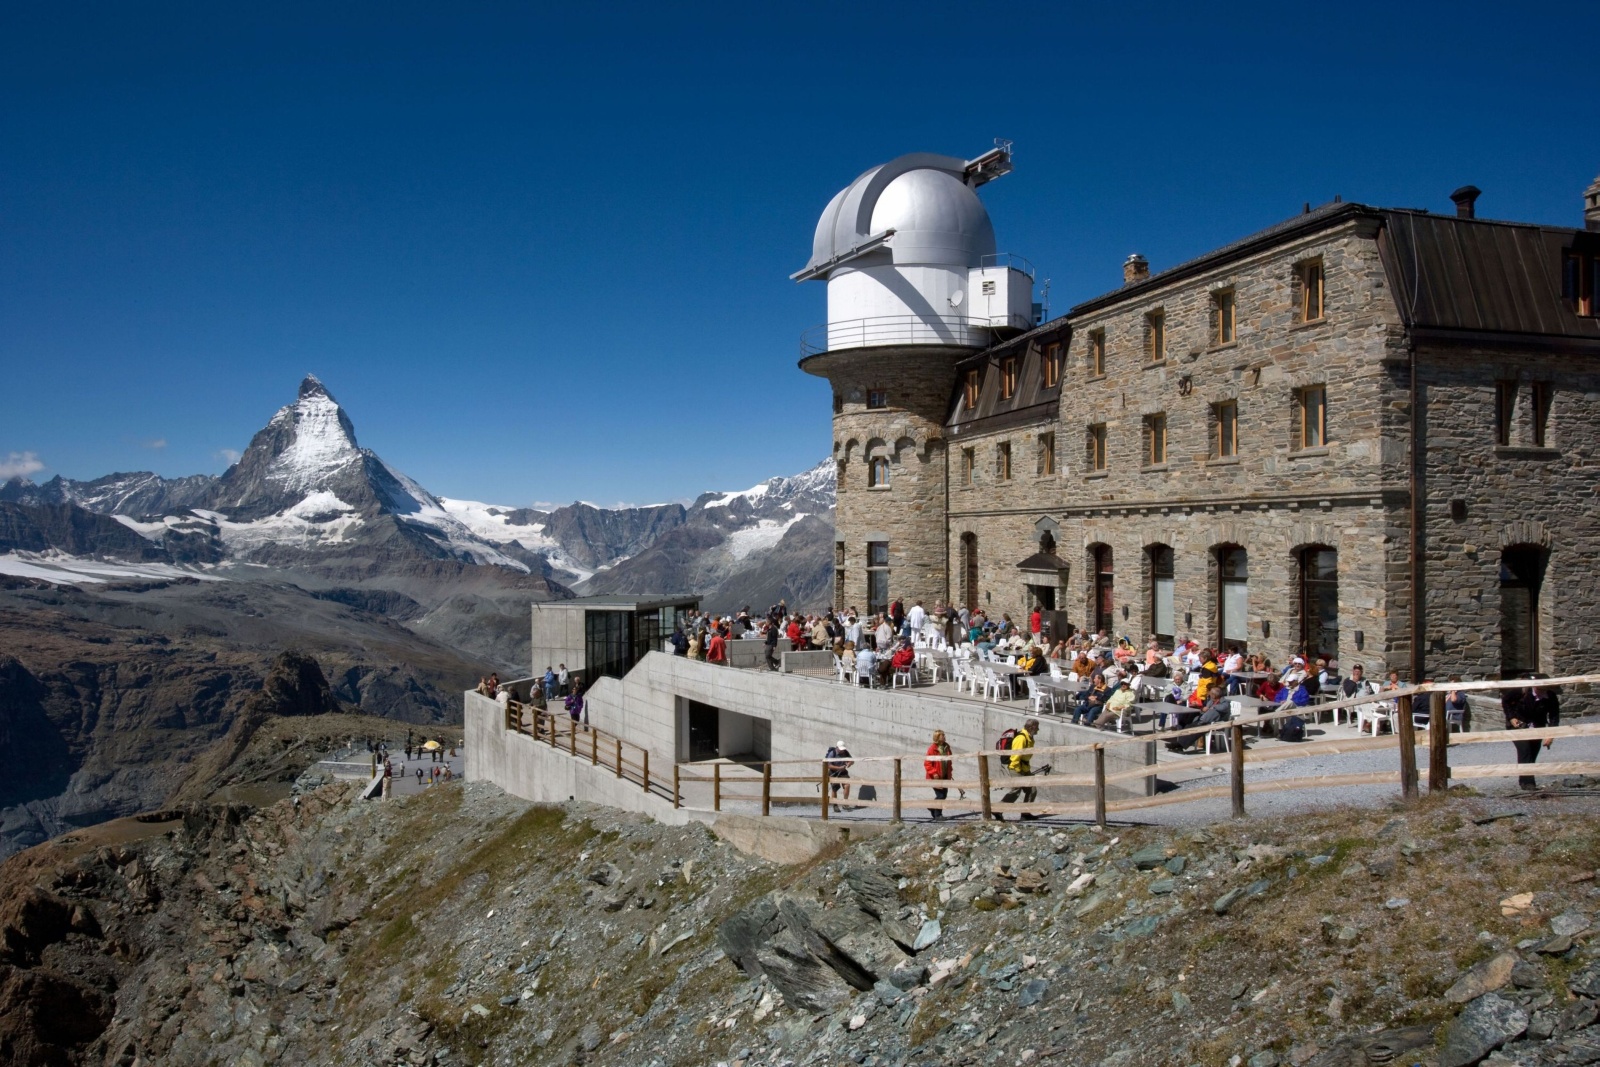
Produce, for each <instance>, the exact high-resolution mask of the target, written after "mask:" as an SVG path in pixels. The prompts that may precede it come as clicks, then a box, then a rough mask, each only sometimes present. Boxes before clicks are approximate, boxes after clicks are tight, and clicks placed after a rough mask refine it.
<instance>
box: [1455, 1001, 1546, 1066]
mask: <svg viewBox="0 0 1600 1067" xmlns="http://www.w3.org/2000/svg"><path fill="white" fill-rule="evenodd" d="M1527 1029H1528V1013H1527V1012H1525V1011H1523V1010H1522V1009H1521V1008H1519V1007H1517V1006H1516V1005H1515V1004H1513V1003H1511V1001H1509V1000H1506V999H1505V998H1504V997H1501V996H1499V995H1497V994H1494V993H1486V994H1484V995H1483V996H1481V997H1479V998H1478V999H1476V1000H1474V1001H1473V1002H1472V1003H1470V1004H1468V1005H1467V1006H1466V1007H1465V1008H1464V1009H1463V1010H1462V1012H1461V1014H1460V1015H1458V1016H1456V1020H1455V1022H1453V1023H1451V1024H1450V1029H1449V1030H1448V1031H1447V1032H1446V1033H1445V1038H1444V1048H1443V1049H1441V1050H1440V1051H1439V1067H1472V1065H1473V1064H1475V1063H1477V1062H1478V1061H1479V1060H1481V1059H1483V1058H1484V1057H1485V1056H1487V1055H1488V1054H1489V1053H1491V1052H1493V1051H1494V1050H1495V1049H1497V1048H1499V1047H1500V1046H1501V1045H1504V1044H1505V1043H1506V1042H1507V1041H1510V1040H1512V1039H1513V1038H1517V1037H1520V1036H1522V1033H1523V1032H1524V1031H1525V1030H1527Z"/></svg>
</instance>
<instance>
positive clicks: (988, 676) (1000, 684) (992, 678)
mask: <svg viewBox="0 0 1600 1067" xmlns="http://www.w3.org/2000/svg"><path fill="white" fill-rule="evenodd" d="M990 694H993V695H992V696H991V695H990ZM1001 694H1004V699H1006V700H1010V699H1011V687H1010V686H1009V685H1007V684H1006V683H1005V682H1004V681H1002V680H1001V678H1000V676H999V675H998V674H996V673H995V672H994V668H992V667H985V668H984V669H983V699H985V700H1000V699H1002V696H1001Z"/></svg>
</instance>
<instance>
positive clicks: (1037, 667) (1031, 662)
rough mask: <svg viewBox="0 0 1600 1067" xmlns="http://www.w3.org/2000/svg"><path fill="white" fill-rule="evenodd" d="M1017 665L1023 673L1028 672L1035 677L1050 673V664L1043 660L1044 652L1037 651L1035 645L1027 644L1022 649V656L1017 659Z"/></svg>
mask: <svg viewBox="0 0 1600 1067" xmlns="http://www.w3.org/2000/svg"><path fill="white" fill-rule="evenodd" d="M1017 666H1018V667H1021V668H1022V670H1023V672H1024V673H1026V674H1030V675H1032V676H1034V677H1035V678H1037V677H1038V676H1039V675H1041V674H1049V673H1050V664H1049V663H1048V662H1047V661H1046V660H1045V658H1044V654H1043V653H1041V652H1040V651H1039V648H1038V646H1037V645H1029V646H1028V647H1027V648H1026V649H1025V650H1024V651H1023V653H1022V657H1021V658H1020V659H1018V660H1017Z"/></svg>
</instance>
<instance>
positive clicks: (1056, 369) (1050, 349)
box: [1039, 344, 1061, 389]
mask: <svg viewBox="0 0 1600 1067" xmlns="http://www.w3.org/2000/svg"><path fill="white" fill-rule="evenodd" d="M1060 383H1061V346H1060V345H1059V344H1053V345H1045V346H1044V364H1043V367H1042V377H1041V378H1040V382H1039V384H1040V385H1042V386H1043V387H1044V388H1046V389H1054V388H1055V387H1056V386H1057V385H1059V384H1060Z"/></svg>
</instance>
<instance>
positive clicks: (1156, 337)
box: [1144, 311, 1167, 363]
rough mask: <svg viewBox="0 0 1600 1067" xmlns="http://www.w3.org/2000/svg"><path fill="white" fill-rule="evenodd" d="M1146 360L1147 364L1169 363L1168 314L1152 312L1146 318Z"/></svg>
mask: <svg viewBox="0 0 1600 1067" xmlns="http://www.w3.org/2000/svg"><path fill="white" fill-rule="evenodd" d="M1144 358H1145V362H1146V363H1165V362H1166V361H1167V313H1166V312H1165V311H1152V312H1150V314H1148V315H1146V316H1145V317H1144Z"/></svg>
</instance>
